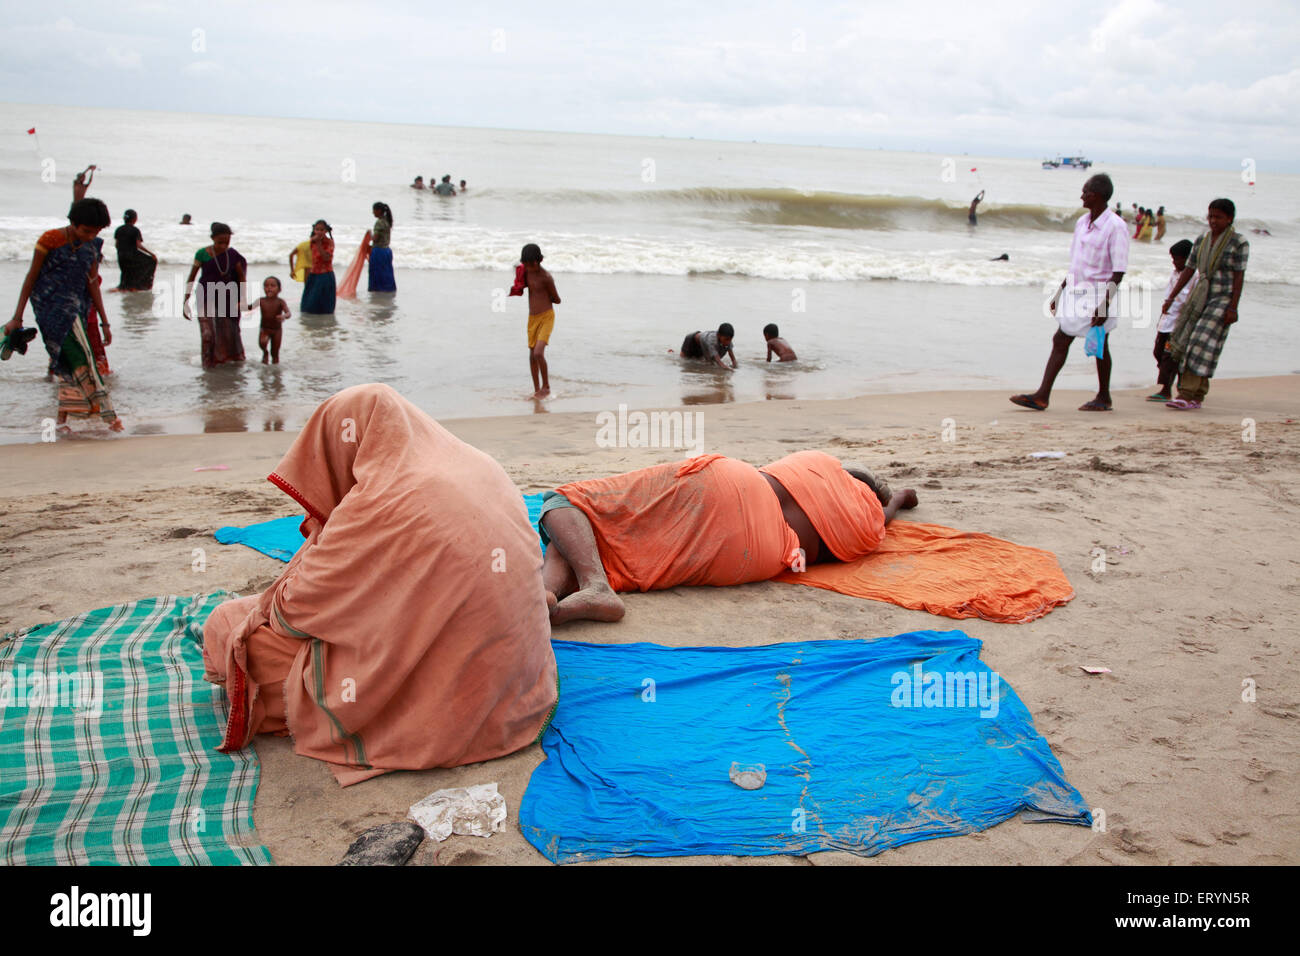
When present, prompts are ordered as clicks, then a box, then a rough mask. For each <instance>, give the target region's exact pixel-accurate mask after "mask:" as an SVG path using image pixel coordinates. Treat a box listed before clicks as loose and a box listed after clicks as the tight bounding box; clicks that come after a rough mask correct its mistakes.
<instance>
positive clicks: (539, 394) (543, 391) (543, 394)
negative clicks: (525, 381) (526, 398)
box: [533, 388, 551, 398]
mask: <svg viewBox="0 0 1300 956" xmlns="http://www.w3.org/2000/svg"><path fill="white" fill-rule="evenodd" d="M550 395H551V390H550V389H549V388H539V389H538V390H537V391H535V392H533V398H550Z"/></svg>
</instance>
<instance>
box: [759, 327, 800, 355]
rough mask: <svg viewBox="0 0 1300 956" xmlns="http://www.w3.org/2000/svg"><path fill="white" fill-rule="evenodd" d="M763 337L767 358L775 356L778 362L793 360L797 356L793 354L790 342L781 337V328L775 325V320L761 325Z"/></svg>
mask: <svg viewBox="0 0 1300 956" xmlns="http://www.w3.org/2000/svg"><path fill="white" fill-rule="evenodd" d="M763 338H765V339H767V360H768V361H769V362H770V361H772V356H773V355H775V356H776V360H777V361H778V362H794V361H797V360H798V358H799V357H798V356H797V355H795V354H794V349H792V348H790V343H789V342H787V341H786V340H785V339H783V338H781V330H780V329H778V328H777V327H776V323H775V322H769V323H768V324H767V325H765V326H763Z"/></svg>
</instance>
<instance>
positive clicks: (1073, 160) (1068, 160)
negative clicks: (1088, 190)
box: [1043, 156, 1092, 169]
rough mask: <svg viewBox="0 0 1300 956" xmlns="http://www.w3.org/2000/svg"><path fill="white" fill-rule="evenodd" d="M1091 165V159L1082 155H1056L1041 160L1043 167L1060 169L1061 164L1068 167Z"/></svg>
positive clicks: (1080, 167) (1077, 167) (1082, 167)
mask: <svg viewBox="0 0 1300 956" xmlns="http://www.w3.org/2000/svg"><path fill="white" fill-rule="evenodd" d="M1091 165H1092V160H1091V159H1085V158H1084V157H1082V156H1057V157H1056V159H1045V160H1043V168H1044V169H1060V168H1061V167H1062V166H1065V167H1067V168H1069V169H1087V168H1088V167H1089V166H1091Z"/></svg>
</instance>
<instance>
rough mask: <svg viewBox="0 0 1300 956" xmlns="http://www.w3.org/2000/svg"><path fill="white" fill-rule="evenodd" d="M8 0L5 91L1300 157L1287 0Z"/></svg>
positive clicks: (783, 136)
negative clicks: (797, 0)
mask: <svg viewBox="0 0 1300 956" xmlns="http://www.w3.org/2000/svg"><path fill="white" fill-rule="evenodd" d="M703 6H704V8H703V9H700V8H699V7H698V6H697V5H696V4H695V3H676V2H658V0H654V2H650V0H647V2H640V3H621V2H618V0H609V2H602V3H588V2H565V0H559V2H551V3H541V2H526V3H495V2H491V0H487V2H483V3H477V2H474V0H467V2H465V3H463V4H442V3H432V4H421V3H407V2H400V0H390V2H382V3H374V4H366V5H365V6H362V5H360V4H357V3H354V2H347V3H339V2H333V0H311V2H299V0H286V2H275V0H271V2H270V3H267V4H262V3H246V2H242V0H223V2H220V3H185V2H181V3H175V4H173V3H164V2H131V0H118V2H114V3H102V2H98V3H57V2H53V3H31V2H23V3H21V4H20V3H15V2H12V0H0V13H2V14H3V22H4V24H5V28H4V30H3V33H2V34H0V99H3V100H6V101H10V102H19V103H57V104H66V105H76V104H82V105H89V106H109V107H121V108H136V109H161V110H178V111H189V112H200V113H236V114H253V115H263V116H290V117H311V118H320V119H355V120H374V121H383V122H399V123H427V124H434V125H443V126H486V127H503V128H509V129H543V130H545V129H554V130H565V131H574V132H595V133H628V134H634V135H646V136H660V135H667V136H696V137H701V138H706V137H707V138H715V139H733V140H746V141H747V140H759V141H762V142H783V143H819V144H824V145H838V146H864V147H873V148H874V147H877V146H880V147H884V148H886V149H921V150H931V151H935V152H941V153H962V152H966V153H974V154H987V155H1002V156H1028V157H1033V158H1039V157H1042V156H1044V155H1047V154H1055V153H1061V152H1065V153H1070V152H1073V151H1075V150H1083V151H1084V152H1085V153H1087V154H1088V155H1090V156H1091V157H1092V158H1093V159H1097V160H1102V161H1111V162H1138V163H1145V162H1151V163H1172V164H1176V165H1189V166H1204V167H1217V166H1228V167H1230V168H1234V169H1235V168H1239V165H1240V162H1241V160H1242V159H1243V158H1246V157H1250V158H1253V159H1254V160H1255V161H1256V163H1257V165H1258V167H1259V169H1260V170H1261V172H1263V171H1265V170H1268V169H1272V170H1274V171H1286V172H1297V171H1300V122H1297V118H1298V117H1300V3H1297V0H1279V2H1269V0H1246V2H1236V3H1227V2H1218V3H1201V2H1196V0H1190V2H1186V3H1179V4H1168V3H1161V2H1158V0H1118V2H1098V3H1092V4H1089V3H1067V2H1054V3H1038V2H1036V0H1029V2H1026V3H1005V4H995V3H983V2H978V0H957V2H949V0H920V2H917V0H894V2H891V3H888V4H885V3H875V2H869V0H867V2H863V0H859V2H857V3H831V2H825V3H822V2H815V0H814V2H808V3H801V4H797V5H796V4H789V3H776V2H768V0H748V2H744V3H740V2H731V0H718V2H713V0H703Z"/></svg>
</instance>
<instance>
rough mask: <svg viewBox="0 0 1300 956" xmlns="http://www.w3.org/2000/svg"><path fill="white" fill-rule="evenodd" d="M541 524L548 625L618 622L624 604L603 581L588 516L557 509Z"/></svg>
mask: <svg viewBox="0 0 1300 956" xmlns="http://www.w3.org/2000/svg"><path fill="white" fill-rule="evenodd" d="M542 524H543V526H544V527H545V528H546V533H547V535H548V536H550V539H551V544H550V547H548V548H547V549H546V562H545V564H543V566H542V582H543V584H544V585H545V587H546V592H547V598H546V603H547V606H549V607H550V609H551V623H552V624H563V623H565V622H566V621H618V620H621V619H622V617H623V614H624V608H623V600H622V598H620V597H619V596H618V595H617V594H615V593H614V590H613V588H611V587H610V586H609V578H607V577H605V567H604V565H602V564H601V563H600V549H599V548H597V547H596V535H595V533H594V532H592V530H591V522H590V521H588V520H587V516H586V515H585V514H583V513H582V512H581V511H579V510H578V509H577V508H556V509H555V510H554V511H548V512H546V514H545V515H544V516H543V517H542ZM552 600H554V602H555V603H554V604H552Z"/></svg>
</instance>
